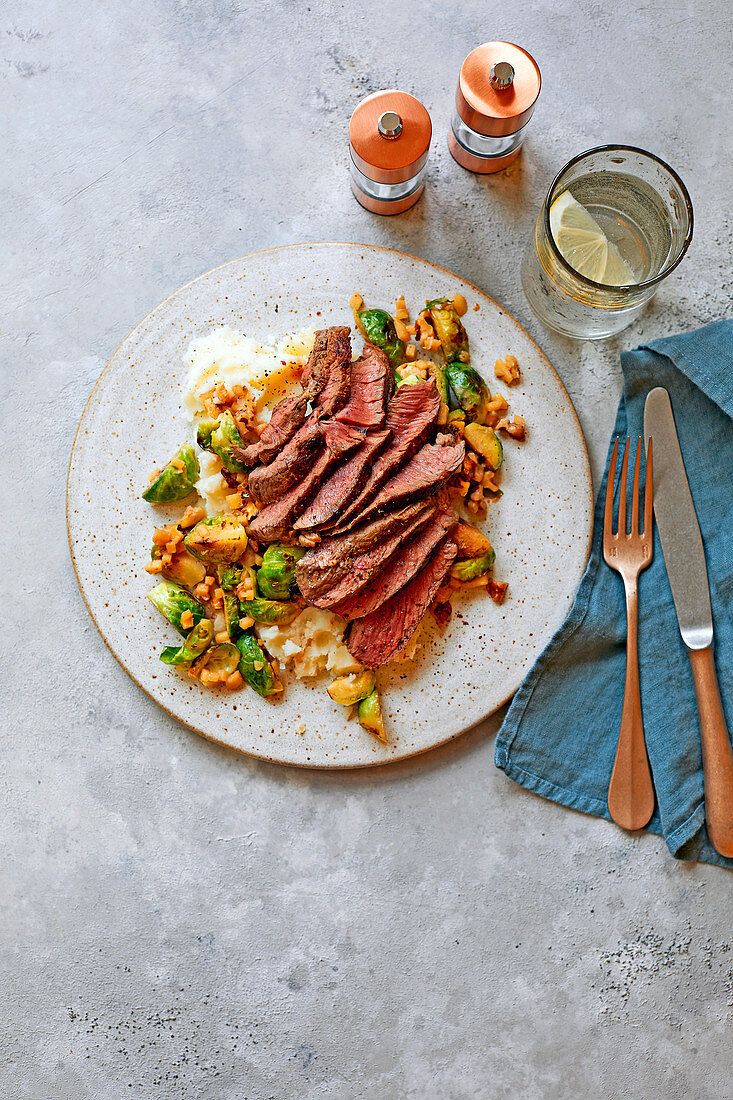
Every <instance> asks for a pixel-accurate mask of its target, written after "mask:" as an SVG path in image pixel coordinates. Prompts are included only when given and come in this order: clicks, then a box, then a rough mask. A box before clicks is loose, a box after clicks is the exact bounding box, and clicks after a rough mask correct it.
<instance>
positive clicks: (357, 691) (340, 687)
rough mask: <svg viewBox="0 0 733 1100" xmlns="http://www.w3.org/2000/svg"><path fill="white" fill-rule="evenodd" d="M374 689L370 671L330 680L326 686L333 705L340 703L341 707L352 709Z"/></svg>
mask: <svg viewBox="0 0 733 1100" xmlns="http://www.w3.org/2000/svg"><path fill="white" fill-rule="evenodd" d="M373 687H374V673H373V672H372V671H371V669H364V671H363V672H352V673H351V674H350V675H349V676H339V678H338V679H337V680H332V681H331V683H330V684H329V686H328V694H329V695H330V696H331V698H332V699H333V701H334V703H340V704H341V706H342V707H353V705H354V703H358V702H360V701H361V700H362V699H366V697H367V695H369V693H370V692H371V690H372V688H373Z"/></svg>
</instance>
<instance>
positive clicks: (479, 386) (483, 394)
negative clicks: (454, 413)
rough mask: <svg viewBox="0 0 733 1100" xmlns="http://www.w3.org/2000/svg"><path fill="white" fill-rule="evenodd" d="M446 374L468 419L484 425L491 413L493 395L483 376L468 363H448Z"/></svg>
mask: <svg viewBox="0 0 733 1100" xmlns="http://www.w3.org/2000/svg"><path fill="white" fill-rule="evenodd" d="M445 373H446V377H447V379H448V383H449V385H450V388H451V389H452V390H453V393H454V394H455V395H456V400H457V402H458V404H459V405H460V407H461V408H462V409H463V411H464V412H465V413H466V416H467V419H468V420H478V422H479V424H482V423H483V422H484V421H485V419H486V416H487V414H488V411H489V410H488V404H489V401H490V400H491V394H490V392H489V387H488V386H487V385H486V383H485V382H484V380H483V378H482V377H481V375H480V374H478V372H477V371H475V370H474V369H473V367H471V366H469V365H468V364H467V363H446V367H445Z"/></svg>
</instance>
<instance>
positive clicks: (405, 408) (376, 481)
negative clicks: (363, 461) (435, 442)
mask: <svg viewBox="0 0 733 1100" xmlns="http://www.w3.org/2000/svg"><path fill="white" fill-rule="evenodd" d="M439 412H440V394H439V393H438V391H437V389H436V387H435V383H434V382H433V380H432V378H431V379H429V380H428V381H427V382H418V383H416V384H415V385H414V386H400V388H399V389H398V391H397V393H396V394H395V395H394V397H393V398H392V400H391V401H390V403H389V406H388V408H387V423H386V427H387V428H389V430H390V431H391V432H392V442H391V443H390V444H389V446H388V447H387V448H386V450H385V451H383V452H382V454H381V455H380V456H379V458H378V459H377V461H376V462H375V463H374V465H373V467H372V471H371V473H370V475H369V477H368V479H367V481H366V484H365V485H364V488H363V489H362V490H361V491H360V492H359V493H358V494H357V495H356V496H355V497H354V499H353V500H352V501H351V503H350V504H349V505H348V506H347V508H346V509H345V510H344V512H342V514H341V515H340V516H339V517H338V522H337V524H335V525H334V531H348V530H349V528H350V527H353V526H354V525H355V524H356V523H358V522H360V520H361V513H362V511H363V510H364V507H365V505H366V504H368V503H369V501H370V500H371V499H372V497H373V496H374V495H375V493H376V492H377V490H378V489H379V488H380V486H381V485H383V484H384V482H385V481H386V480H387V478H388V477H389V476H390V474H392V473H393V472H394V471H395V470H396V469H397V467H398V466H401V465H402V463H403V462H405V461H406V460H407V459H409V458H412V456H413V455H414V453H415V451H416V450H417V449H418V447H419V446H420V444H421V443H423V441H424V440H425V438H426V436H427V435H428V432H429V431H430V429H431V428H432V427H433V425H434V423H435V421H436V420H437V417H438V413H439Z"/></svg>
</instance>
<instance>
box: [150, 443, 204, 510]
mask: <svg viewBox="0 0 733 1100" xmlns="http://www.w3.org/2000/svg"><path fill="white" fill-rule="evenodd" d="M174 462H175V463H183V467H184V468H183V469H180V466H177V465H176V466H174ZM198 478H199V464H198V459H197V458H196V454H195V452H194V449H193V447H191V446H190V445H189V444H188V443H185V444H184V445H183V447H179V449H178V450H177V451H176V453H175V454H174V456H173V458H172V459H171V460H170V462H169V463H168V464H167V466H164V467H163V469H162V470H161V471H160V473H159V474H158V476H157V477H156V478H155V480H154V481H151V483H150V485H148V487H147V489H146V490H145V492H144V493H143V500H147V501H149V503H150V504H169V503H170V502H171V501H173V500H183V498H184V497H187V496H188V495H189V493H192V492H193V489H194V485H195V484H196V482H197V481H198Z"/></svg>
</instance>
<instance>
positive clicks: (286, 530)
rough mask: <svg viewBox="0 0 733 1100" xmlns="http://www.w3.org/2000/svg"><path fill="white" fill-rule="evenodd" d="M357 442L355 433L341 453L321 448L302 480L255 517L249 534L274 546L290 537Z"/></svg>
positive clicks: (358, 439) (359, 438)
mask: <svg viewBox="0 0 733 1100" xmlns="http://www.w3.org/2000/svg"><path fill="white" fill-rule="evenodd" d="M360 440H361V436H360V435H359V434H358V433H356V437H355V438H354V439H352V441H351V444H350V445H347V444H346V443H345V442H344V445H343V449H342V450H341V451H338V452H334V451H332V450H331V449H330V448H329V447H323V448H322V450H321V452H320V454H319V455H318V456H317V458H316V459H315V461H314V462H313V464H312V465H311V468H310V469H309V470H308V472H307V473H306V474H305V476H304V477H302V478H301V479H300V481H298V483H297V484H296V485H293V486H291V488H290V489H288V490H287V492H286V493H283V495H282V496H279V497H278V498H277V500H275V501H273V503H272V504H268V505H267V506H266V507H265V508H263V509H262V511H261V512H260V513H259V515H258V516H255V518H254V519H253V520H252V522H251V524H250V525H249V530H250V532H251V533H252V534H253V535H254V536H255V537H256V538H259V539H262V541H263V542H274V541H275V540H276V539H281V538H284V537H285V536H286V535H289V534H290V532H291V531H292V529H293V524H294V523H295V520H296V519H297V517H298V516H299V515H300V513H301V512H302V511H303V510H304V509H305V508H306V507H307V506H308V504H309V502H310V500H311V499H312V497H313V495H314V494H315V493H317V492H318V489H319V487H320V486H321V484H322V483H323V479H324V478H325V477H327V476H328V474H329V473H330V471H331V470H332V469H333V467H334V466H335V465H336V463H337V462H339V461H340V459H341V456H342V454H344V453H347V452H348V451H349V450H353V448H354V447H357V446H358V445H359V441H360Z"/></svg>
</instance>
